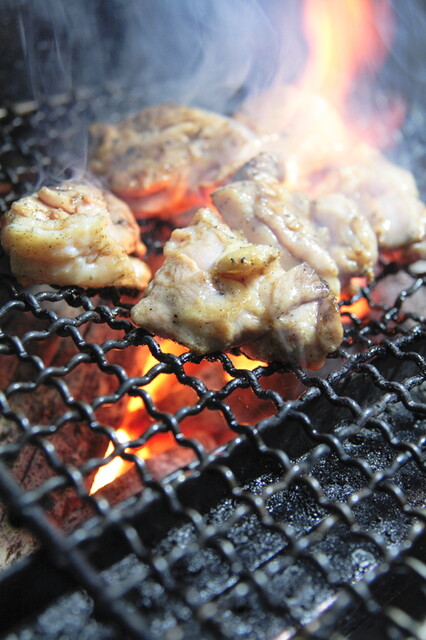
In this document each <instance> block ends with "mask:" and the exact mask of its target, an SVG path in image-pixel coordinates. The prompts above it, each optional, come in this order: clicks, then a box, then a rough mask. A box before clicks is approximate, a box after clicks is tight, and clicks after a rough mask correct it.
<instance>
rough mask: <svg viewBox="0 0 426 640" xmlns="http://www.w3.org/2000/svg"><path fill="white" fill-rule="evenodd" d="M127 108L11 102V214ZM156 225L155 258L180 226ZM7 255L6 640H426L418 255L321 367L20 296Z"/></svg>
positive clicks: (4, 115)
mask: <svg viewBox="0 0 426 640" xmlns="http://www.w3.org/2000/svg"><path fill="white" fill-rule="evenodd" d="M132 100H133V101H134V104H133V103H132ZM124 102H126V110H128V111H132V109H133V108H134V110H137V109H138V108H139V106H140V97H138V96H133V98H132V97H131V96H130V97H129V96H128V95H127V94H126V95H125V96H124V94H123V93H120V92H119V91H116V90H114V91H111V92H108V91H105V92H104V93H103V94H97V95H96V96H89V95H83V94H82V93H79V94H78V95H77V94H67V95H66V96H63V97H61V98H59V97H57V98H56V99H55V100H54V101H52V100H48V101H45V102H44V103H43V104H37V105H36V104H32V103H25V104H24V103H22V102H20V103H16V104H11V103H10V102H9V103H5V106H4V107H2V108H1V110H0V135H1V140H0V163H1V170H0V206H1V210H2V212H4V211H6V210H7V208H8V207H9V206H10V205H11V203H12V202H13V201H14V200H16V199H17V198H18V197H20V196H22V195H24V194H26V193H30V192H32V191H33V190H34V189H35V188H37V187H38V186H39V182H40V167H43V168H44V169H46V170H48V173H49V174H50V175H55V174H59V173H60V172H61V171H62V168H63V167H64V166H71V160H70V158H72V157H74V149H73V140H75V139H77V138H78V135H79V132H80V128H81V126H82V122H83V123H87V122H90V121H92V120H93V119H95V115H96V117H97V118H98V117H99V114H100V113H104V114H110V113H117V114H118V113H120V110H121V107H122V105H123V103H124ZM422 117H423V118H424V116H423V115H422V109H421V105H420V106H419V104H417V103H413V105H412V108H411V110H410V111H409V113H408V116H407V118H406V120H405V124H404V127H405V138H404V141H405V147H404V150H403V151H404V153H407V154H410V155H413V153H414V155H416V154H417V156H418V158H420V160H421V158H423V159H424V148H425V142H426V141H425V140H422V139H421V137H420V133H419V128H418V123H419V119H420V120H421V118H422ZM421 121H422V122H423V120H421ZM40 131H41V132H42V135H40ZM35 132H37V135H35ZM52 150H53V151H52ZM68 156H69V157H68ZM423 168H424V167H423ZM421 169H422V165H421V161H420V163H418V170H419V173H421ZM419 184H420V186H421V187H423V186H424V185H423V184H422V181H421V176H420V180H419ZM141 227H142V232H143V238H144V241H145V242H146V244H147V246H148V252H149V255H151V256H155V255H157V254H160V253H161V248H162V246H163V244H164V240H165V238H167V237H168V235H169V233H170V228H169V225H168V224H167V223H164V222H163V223H159V222H156V221H153V220H148V221H146V222H144V223H141ZM1 260H2V276H1V281H0V363H1V366H0V378H1V387H0V410H1V413H0V493H1V495H2V498H3V504H2V506H1V511H0V538H1V544H0V568H1V571H0V610H1V612H0V617H1V621H2V626H1V632H0V633H1V637H2V638H5V639H7V640H12V639H13V640H15V639H19V640H24V639H26V638H34V639H37V638H40V640H41V639H42V638H43V639H52V640H54V639H55V640H56V639H59V638H61V639H69V640H75V639H77V638H85V639H87V640H89V639H93V640H95V639H96V640H98V639H100V640H104V639H105V640H107V639H108V640H112V639H114V640H119V639H120V640H121V639H122V638H124V637H129V638H141V639H145V638H146V639H150V640H151V639H152V640H154V639H163V638H164V639H166V640H180V639H184V638H203V639H206V640H209V639H210V638H211V639H214V638H229V639H234V638H245V639H247V640H251V639H260V638H262V639H263V638H280V639H281V640H284V639H286V638H293V637H297V638H312V639H316V638H318V639H324V640H325V639H331V638H333V639H335V640H338V639H341V638H346V637H350V638H353V639H358V638H361V637H369V638H372V639H373V638H374V639H376V638H377V640H381V639H391V640H394V639H397V640H399V639H403V638H423V637H425V634H426V631H425V629H426V620H425V614H424V611H425V600H426V564H425V541H426V538H425V536H424V523H425V506H426V477H425V467H424V464H425V463H424V448H425V442H426V320H425V314H424V309H425V299H426V290H425V278H426V275H425V272H424V269H423V268H422V265H421V264H416V265H411V266H409V265H403V264H399V263H398V262H387V263H386V264H382V265H380V270H379V272H378V275H377V278H376V279H375V281H374V282H373V283H372V284H370V285H368V286H367V285H365V286H362V287H361V288H360V289H359V291H358V292H357V293H356V295H355V296H354V297H353V298H352V299H348V300H342V302H341V305H342V307H343V309H342V320H343V322H344V329H345V335H344V341H343V343H342V346H341V348H340V349H339V350H338V351H337V352H336V353H335V354H333V356H332V357H329V358H328V360H327V363H326V365H325V367H324V368H323V369H322V370H320V371H317V372H307V371H305V370H304V369H302V368H301V367H299V366H297V365H290V364H278V363H272V364H265V363H261V362H258V363H257V362H253V361H250V360H248V359H247V358H245V357H244V356H241V354H239V353H238V352H237V351H236V352H235V353H230V354H224V353H217V354H212V355H209V356H208V357H206V358H203V357H201V356H195V355H193V354H191V353H190V352H188V351H187V350H185V349H183V348H182V349H181V348H178V347H177V346H176V345H175V344H174V343H172V342H169V341H166V340H159V339H157V338H155V337H154V336H152V335H151V334H149V333H148V332H146V331H144V330H143V329H140V328H138V329H136V328H135V326H134V325H133V324H132V323H131V321H130V320H129V310H130V308H131V306H132V305H133V304H134V302H135V300H136V292H132V291H119V290H117V289H114V288H110V289H102V290H89V289H82V288H78V287H62V288H60V287H46V286H37V287H28V288H23V287H21V286H19V284H17V282H16V281H15V279H14V278H13V276H12V275H11V274H10V273H9V272H8V262H7V259H6V258H5V257H4V256H2V258H1ZM360 310H361V312H360Z"/></svg>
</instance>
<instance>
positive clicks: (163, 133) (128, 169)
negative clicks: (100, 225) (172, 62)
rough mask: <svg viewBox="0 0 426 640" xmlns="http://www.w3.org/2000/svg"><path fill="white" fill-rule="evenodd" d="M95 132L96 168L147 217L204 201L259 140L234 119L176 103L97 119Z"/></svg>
mask: <svg viewBox="0 0 426 640" xmlns="http://www.w3.org/2000/svg"><path fill="white" fill-rule="evenodd" d="M91 134H92V139H93V144H92V152H91V165H90V166H91V168H92V170H93V171H94V172H95V173H98V174H101V175H103V176H105V178H106V181H107V183H108V186H109V187H110V188H111V189H112V190H113V191H114V192H115V193H117V194H118V195H120V196H121V197H123V198H125V199H126V201H127V202H128V203H129V205H130V206H131V208H132V210H133V211H134V212H135V213H137V214H140V215H147V216H149V215H164V216H169V215H172V214H174V213H177V212H179V211H182V210H184V209H186V208H189V207H191V206H194V205H196V204H200V203H203V202H204V201H205V198H206V195H207V191H208V190H210V189H212V188H214V187H215V186H217V185H219V184H220V183H222V182H223V181H224V180H225V179H226V178H227V177H228V176H229V175H230V174H231V173H232V172H233V171H235V170H236V169H237V168H238V167H239V166H240V165H241V164H243V163H244V162H245V161H246V160H248V159H249V158H250V156H251V155H253V153H254V151H253V150H254V148H255V145H256V143H257V139H256V136H255V135H254V134H253V132H251V131H250V130H249V129H248V128H247V127H245V126H244V125H242V124H240V123H239V122H236V121H235V120H232V119H231V118H226V117H224V116H222V115H219V114H216V113H212V112H209V111H205V110H203V109H196V108H191V107H186V106H181V105H176V104H160V105H157V106H153V107H146V108H145V109H142V111H140V112H139V113H137V114H135V115H132V116H130V117H128V118H127V119H125V120H123V121H122V122H119V123H118V124H116V125H108V124H106V125H102V124H95V125H93V126H92V128H91Z"/></svg>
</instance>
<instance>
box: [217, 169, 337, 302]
mask: <svg viewBox="0 0 426 640" xmlns="http://www.w3.org/2000/svg"><path fill="white" fill-rule="evenodd" d="M212 200H213V203H214V205H215V207H216V208H217V209H218V211H219V212H220V214H221V215H222V216H223V218H224V220H225V222H226V223H227V224H229V226H230V227H231V228H232V229H241V230H242V231H243V232H244V234H245V235H246V237H247V239H248V240H250V241H251V242H262V243H265V244H269V245H271V246H273V247H276V248H278V249H279V250H280V256H281V264H282V266H283V268H284V269H286V270H287V269H290V268H291V267H293V266H295V265H296V264H300V262H307V263H308V264H310V265H311V266H312V267H313V268H314V269H315V270H316V271H317V273H318V274H319V275H320V276H321V277H322V278H324V280H326V281H327V284H328V285H329V287H330V289H331V290H332V292H333V293H335V294H338V293H339V290H340V287H339V279H338V269H337V265H336V263H335V261H334V260H333V258H332V257H331V256H330V254H329V252H328V251H327V250H326V249H325V248H324V247H323V246H321V244H320V242H319V241H318V239H317V238H315V236H314V235H313V234H312V233H311V232H310V230H309V227H308V226H307V224H306V221H305V218H306V215H305V213H303V214H301V210H303V209H306V208H307V207H308V206H309V201H308V200H307V198H305V197H304V196H299V195H298V194H293V193H290V192H289V191H288V190H287V189H284V188H281V189H279V190H278V189H273V188H271V186H270V185H268V184H265V183H262V182H258V181H254V180H244V181H242V182H232V183H231V184H229V185H226V186H225V187H220V188H219V189H217V190H216V191H215V192H214V193H213V194H212Z"/></svg>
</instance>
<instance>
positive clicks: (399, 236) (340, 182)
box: [235, 87, 426, 255]
mask: <svg viewBox="0 0 426 640" xmlns="http://www.w3.org/2000/svg"><path fill="white" fill-rule="evenodd" d="M235 117H236V119H238V120H239V121H240V122H242V123H244V124H245V125H246V126H249V127H251V128H252V129H253V130H254V131H255V132H256V133H257V134H258V136H259V138H260V140H261V146H262V149H264V150H268V151H270V152H273V153H275V154H276V155H277V157H278V160H279V165H280V169H281V171H282V174H283V178H284V181H285V185H286V186H287V187H289V188H291V189H299V190H303V191H306V192H307V193H309V195H310V196H311V197H313V198H316V197H317V196H319V195H325V194H327V195H328V194H331V193H341V194H343V195H345V196H348V197H349V198H351V199H352V200H354V201H355V202H356V204H357V205H358V209H359V212H360V214H362V215H364V216H365V217H366V218H367V219H368V221H369V222H370V224H371V226H372V228H373V229H374V231H375V233H376V235H377V239H378V244H379V248H380V249H381V250H382V251H383V252H392V251H393V250H395V249H399V248H402V247H407V246H409V245H411V244H412V243H417V242H419V241H421V240H422V239H423V237H424V236H425V232H426V213H425V206H424V204H423V203H422V202H421V201H420V200H419V195H418V192H417V187H416V184H415V181H414V178H413V176H412V174H411V173H410V172H409V171H406V170H404V169H402V168H400V167H398V166H396V165H395V164H393V163H392V162H390V161H388V160H387V159H386V158H385V157H384V156H383V155H382V154H380V153H379V152H378V151H376V150H374V149H373V148H372V147H370V146H369V145H368V144H365V143H359V141H357V140H355V139H354V136H353V135H352V134H351V132H350V131H349V129H348V127H347V126H346V125H345V123H344V122H343V120H342V118H341V117H340V115H339V114H338V112H337V111H336V110H335V109H334V108H333V107H332V105H330V103H329V102H328V101H327V100H326V99H324V98H323V97H322V96H320V95H318V94H315V93H312V92H308V91H303V90H301V89H297V88H296V87H280V88H275V89H274V90H272V91H270V92H266V93H265V94H263V95H261V96H259V97H257V98H255V99H252V100H249V101H248V102H247V103H246V104H245V105H244V107H243V109H242V110H241V111H240V112H239V113H238V114H236V116H235ZM402 212H403V213H402ZM406 253H407V255H408V252H406Z"/></svg>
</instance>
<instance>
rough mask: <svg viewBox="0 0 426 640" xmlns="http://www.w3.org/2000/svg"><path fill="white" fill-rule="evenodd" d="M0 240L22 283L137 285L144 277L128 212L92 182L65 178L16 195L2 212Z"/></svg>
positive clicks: (135, 231)
mask: <svg viewBox="0 0 426 640" xmlns="http://www.w3.org/2000/svg"><path fill="white" fill-rule="evenodd" d="M0 239H1V244H2V246H3V249H4V250H5V252H6V253H7V254H9V256H10V264H11V270H12V273H13V274H14V275H15V277H16V278H17V280H18V281H19V282H20V283H21V284H23V285H30V284H55V285H79V286H83V287H106V286H123V287H135V288H138V289H143V288H145V286H146V285H147V283H148V280H149V277H150V270H149V268H148V266H147V265H146V264H145V263H144V262H143V261H142V260H141V259H140V257H141V256H143V255H144V253H145V251H146V248H145V246H144V244H143V243H142V242H141V241H140V235H139V227H138V225H137V223H136V221H135V219H134V217H133V215H132V213H131V211H130V210H129V208H128V207H127V205H126V204H125V203H124V202H121V201H120V200H119V199H118V198H116V197H115V196H114V195H112V194H111V193H108V192H107V191H103V190H101V189H98V188H97V187H94V186H89V185H86V184H76V183H72V182H68V183H65V184H63V185H61V186H58V187H42V188H41V189H40V190H39V191H38V192H37V193H36V194H34V195H30V196H27V197H25V198H21V199H20V200H18V201H17V202H15V203H14V204H13V205H12V207H11V209H10V211H8V212H7V213H5V215H4V216H3V218H2V220H1V235H0ZM130 253H134V254H135V256H136V257H131V256H129V255H128V254H130Z"/></svg>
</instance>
